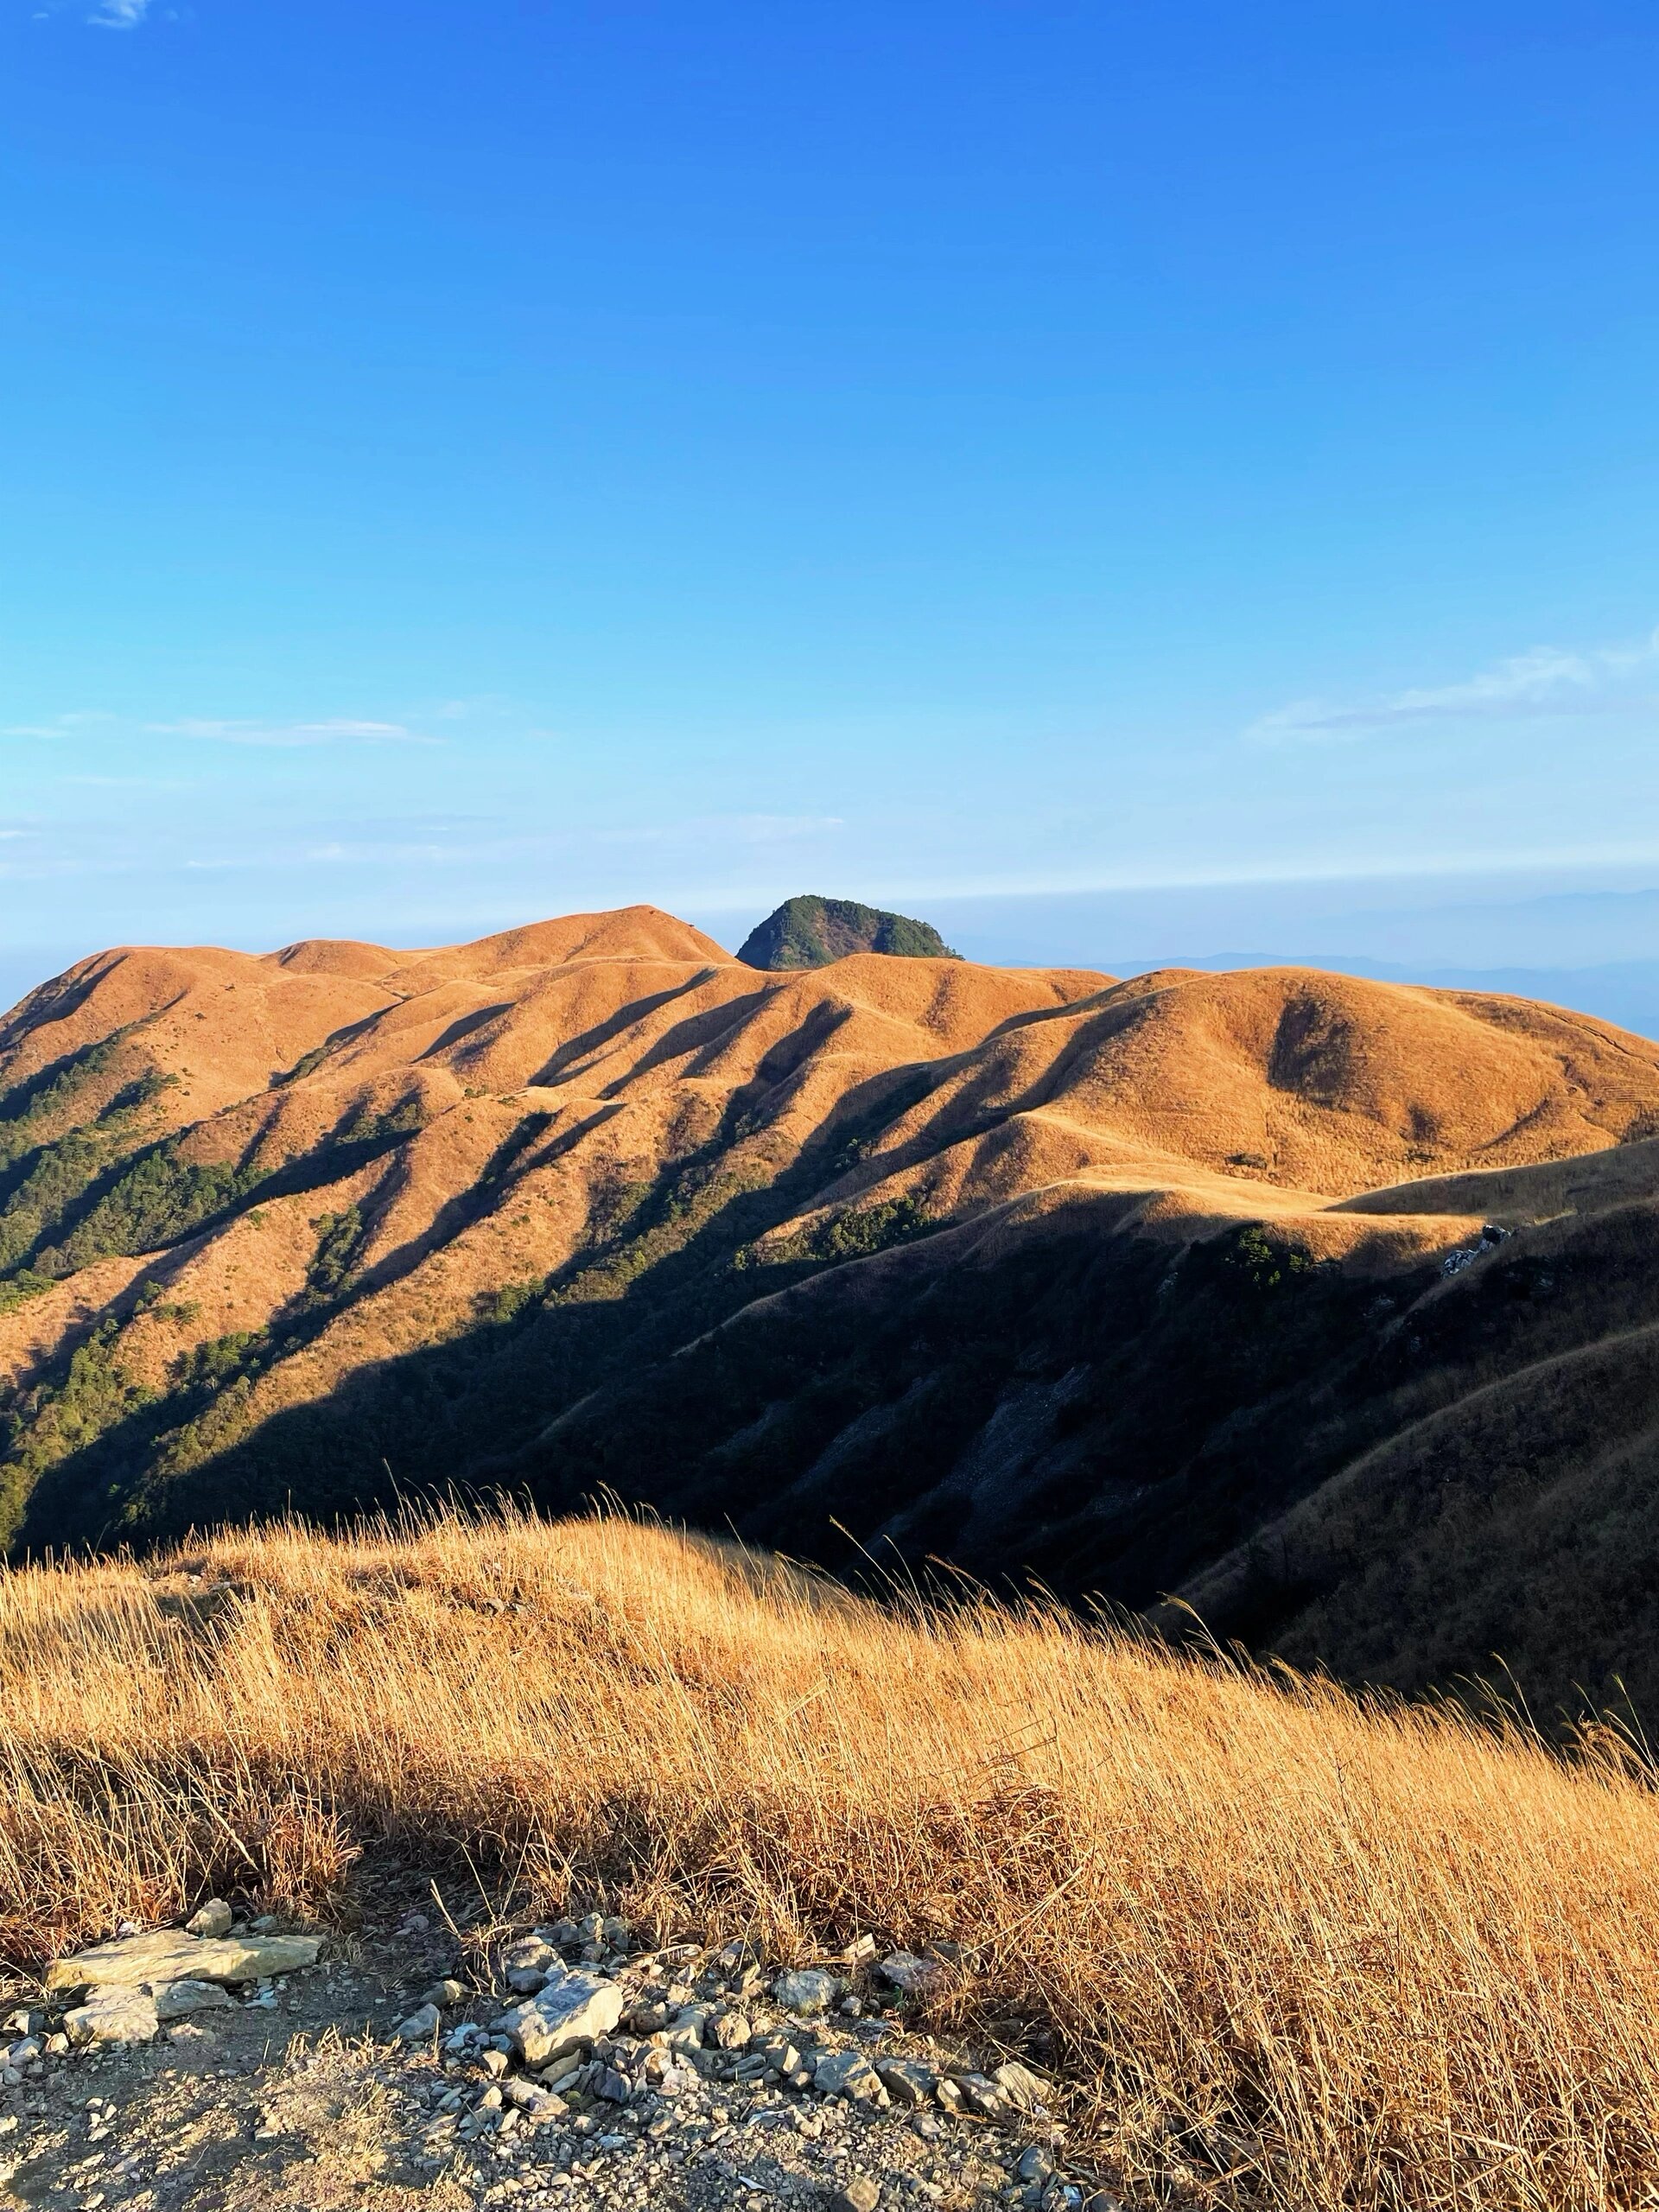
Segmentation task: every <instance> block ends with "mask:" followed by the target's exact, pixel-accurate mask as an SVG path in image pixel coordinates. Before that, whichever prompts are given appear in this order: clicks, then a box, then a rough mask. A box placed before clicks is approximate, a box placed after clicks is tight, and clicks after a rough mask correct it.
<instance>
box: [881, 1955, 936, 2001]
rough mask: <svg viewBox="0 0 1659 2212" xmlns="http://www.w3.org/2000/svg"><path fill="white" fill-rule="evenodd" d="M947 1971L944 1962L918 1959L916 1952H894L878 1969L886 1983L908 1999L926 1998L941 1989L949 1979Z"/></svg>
mask: <svg viewBox="0 0 1659 2212" xmlns="http://www.w3.org/2000/svg"><path fill="white" fill-rule="evenodd" d="M947 1971H948V1970H947V1968H946V1967H945V1965H944V1961H942V1960H940V1959H924V1958H918V1955H916V1953H915V1952H914V1951H894V1952H893V1954H892V1955H891V1956H890V1957H887V1958H885V1959H883V1960H882V1961H881V1964H880V1967H878V1968H877V1972H878V1973H879V1974H880V1976H881V1979H882V1980H884V1981H890V1982H891V1983H892V1984H893V1987H894V1988H895V1989H902V1990H903V1991H904V1992H905V1993H906V1996H908V1997H925V1996H926V1995H927V1994H928V1993H929V1992H930V1991H931V1990H935V1989H938V1988H939V1987H940V1986H942V1985H943V1983H944V1981H945V1980H946V1978H947Z"/></svg>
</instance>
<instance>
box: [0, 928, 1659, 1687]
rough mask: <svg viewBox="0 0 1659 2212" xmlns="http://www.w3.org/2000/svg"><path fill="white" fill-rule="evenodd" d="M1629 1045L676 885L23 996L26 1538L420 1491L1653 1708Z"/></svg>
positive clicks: (1335, 991)
mask: <svg viewBox="0 0 1659 2212" xmlns="http://www.w3.org/2000/svg"><path fill="white" fill-rule="evenodd" d="M1656 1251H1659V1046H1655V1045H1652V1044H1649V1043H1648V1042H1647V1041H1645V1040H1644V1039H1642V1038H1640V1037H1637V1036H1634V1035H1631V1034H1630V1033H1627V1032H1624V1031H1620V1030H1617V1029H1613V1028H1611V1027H1609V1026H1608V1025H1607V1024H1605V1023H1604V1022H1599V1021H1596V1020H1592V1019H1591V1018H1589V1017H1587V1016H1586V1015H1583V1014H1573V1013H1569V1012H1565V1011H1562V1010H1561V1009H1560V1008H1557V1007H1548V1006H1541V1005H1537V1004H1535V1003H1533V1002H1531V1001H1528V1000H1526V999H1521V998H1512V997H1504V996H1498V995H1491V994H1487V993H1480V992H1471V991H1449V990H1428V989H1421V988H1412V987H1408V986H1403V985H1400V984H1396V983H1389V982H1376V981H1374V980H1369V979H1364V978H1357V977H1353V976H1333V975H1328V974H1324V973H1321V972H1320V971H1319V970H1317V969H1308V968H1295V967H1293V968H1281V969H1257V970H1249V971H1245V972H1243V973H1232V974H1222V975H1211V974H1207V973H1200V972H1196V971H1193V970H1192V969H1166V970H1162V971H1160V972H1157V973H1154V974H1150V975H1145V976H1137V977H1135V978H1134V979H1133V980H1132V981H1129V982H1116V981H1115V980H1114V979H1113V978H1112V977H1110V976H1105V975H1101V974H1097V973H1094V972H1091V971H1088V970H1083V969H1001V968H990V967H982V966H978V965H976V964H975V963H970V962H966V961H960V960H955V959H944V958H941V957H938V956H937V955H935V956H932V957H906V956H904V955H902V954H901V955H893V954H880V953H874V952H870V951H868V950H863V951H855V952H851V953H849V954H847V955H845V956H844V957H841V958H839V959H837V960H835V961H834V962H832V963H830V964H829V965H828V966H824V967H821V968H815V969H808V970H804V971H803V970H785V971H781V972H779V971H770V972H763V971H760V970H759V969H755V968H754V967H753V966H751V965H747V964H745V963H743V962H741V961H739V960H735V959H733V958H731V957H729V956H728V954H726V953H725V952H723V951H722V950H721V948H720V947H719V946H718V945H717V944H715V942H714V940H713V939H712V938H707V937H705V936H703V935H702V933H701V932H700V931H696V930H694V929H691V928H690V927H688V926H687V925H685V924H683V923H682V922H679V921H677V920H676V919H675V918H673V917H672V916H671V915H669V914H665V913H663V912H660V911H658V910H657V909H655V908H652V907H645V906H640V907H632V908H629V909H626V910H625V911H623V912H616V913H609V914H588V915H576V916H573V917H569V918H565V919H563V920H557V921H546V922H541V923H537V924H534V925H531V926H528V927H525V928H523V929H518V930H513V931H507V932H505V934H503V935H501V936H499V937H494V938H486V939H484V940H483V941H482V942H480V943H479V944H466V945H455V946H450V947H447V948H442V949H439V950H427V951H423V952H407V951H395V950H390V949H388V948H386V947H384V946H380V945H374V944H345V943H337V942H332V941H313V942H308V943H306V944H298V945H292V946H289V947H288V948H287V949H286V950H283V951H281V952H277V953H271V954H268V955H265V956H264V957H255V956H252V955H250V954H246V953H238V952H228V951H223V950H213V949H212V948H196V949H194V950H157V949H144V948H133V947H127V948H123V949H119V950H114V951H111V952H105V953H101V954H99V955H96V956H94V957H92V958H89V959H86V960H83V961H79V962H78V963H75V965H74V966H73V967H72V968H71V969H68V970H67V972H66V973H65V974H64V975H62V976H59V977H57V978H55V979H54V981H52V982H48V983H46V984H43V985H41V987H40V988H38V989H37V990H35V991H33V992H31V993H30V994H29V996H28V997H27V998H25V999H24V1000H23V1001H22V1003H21V1004H20V1005H19V1006H17V1007H16V1008H14V1009H13V1010H12V1012H11V1013H10V1014H9V1015H8V1016H6V1017H5V1018H4V1019H3V1020H0V1542H3V1541H7V1540H10V1542H11V1544H12V1547H13V1549H14V1552H15V1553H16V1554H17V1555H22V1554H26V1553H29V1552H31V1551H38V1550H40V1549H41V1548H44V1547H46V1546H48V1545H54V1544H56V1545H61V1544H66V1543H93V1544H97V1543H110V1542H116V1541H133V1542H137V1543H143V1542H145V1541H150V1540H153V1539H155V1538H156V1537H159V1536H162V1535H171V1534H175V1533H177V1532H180V1531H181V1530H182V1529H185V1528H187V1527H188V1526H189V1525H191V1524H192V1523H194V1524H196V1525H201V1524H203V1523H206V1522H213V1521H217V1520H220V1519H225V1518H237V1517H246V1516H257V1515H263V1514H267V1513H273V1512H277V1513H279V1512H281V1511H283V1510H284V1509H285V1507H286V1506H287V1505H289V1503H291V1504H292V1505H293V1506H294V1508H296V1510H301V1511H306V1512H310V1513H314V1514H316V1515H319V1516H332V1515H334V1514H336V1513H342V1512H349V1511H352V1510H355V1509H357V1508H359V1507H362V1506H365V1505H379V1504H385V1503H390V1502H392V1501H394V1500H395V1499H396V1498H397V1497H399V1496H409V1495H411V1494H414V1495H419V1494H421V1493H422V1492H423V1491H443V1490H444V1489H446V1488H447V1487H448V1486H449V1485H451V1484H462V1485H480V1486H487V1485H489V1484H507V1485H510V1486H512V1487H513V1488H515V1489H518V1490H519V1491H526V1492H528V1494H529V1495H530V1496H531V1497H533V1498H534V1499H536V1500H537V1501H538V1502H539V1503H542V1504H543V1505H545V1506H548V1507H553V1508H560V1509H563V1508H566V1507H575V1506H579V1505H580V1504H581V1503H582V1500H583V1499H584V1498H587V1497H594V1496H597V1495H601V1494H603V1493H604V1492H606V1491H611V1492H614V1493H615V1494H617V1495H618V1496H620V1497H622V1498H623V1499H624V1500H626V1501H631V1502H637V1503H640V1504H642V1505H648V1506H652V1507H654V1508H656V1509H657V1510H661V1511H663V1512H665V1513H668V1514H671V1515H677V1516H682V1517H683V1518H687V1519H690V1520H692V1521H695V1522H700V1523H702V1525H704V1526H708V1527H711V1528H727V1527H730V1528H733V1529H735V1530H736V1532H737V1533H738V1535H740V1536H742V1537H745V1538H753V1539H754V1540H756V1541H761V1542H765V1543H769V1544H775V1545H779V1546H781V1547H783V1548H785V1549H787V1550H789V1551H791V1552H792V1553H794V1554H796V1555H797V1556H806V1557H809V1558H813V1559H817V1560H820V1561H822V1562H823V1563H825V1564H829V1565H832V1566H840V1567H847V1568H849V1570H852V1571H857V1570H858V1567H859V1565H860V1560H861V1558H862V1557H863V1556H864V1555H865V1553H864V1552H861V1551H860V1550H859V1548H858V1547H863V1548H865V1552H868V1553H873V1554H874V1556H875V1557H876V1558H878V1559H886V1558H888V1557H892V1558H893V1560H894V1561H895V1563H898V1562H905V1563H908V1564H909V1565H910V1566H911V1567H913V1568H914V1569H915V1570H916V1571H918V1573H926V1572H928V1571H929V1570H928V1568H927V1564H926V1563H927V1561H928V1560H930V1559H931V1558H932V1559H938V1558H944V1559H947V1560H950V1561H952V1562H954V1563H956V1564H957V1565H958V1566H960V1567H964V1568H966V1569H968V1570H969V1571H971V1572H973V1573H977V1574H980V1575H982V1576H988V1577H991V1578H994V1579H997V1580H1001V1578H1002V1577H1004V1576H1007V1575H1013V1576H1015V1577H1020V1576H1022V1575H1023V1574H1025V1573H1027V1571H1029V1572H1032V1573H1036V1574H1038V1575H1039V1576H1040V1577H1041V1578H1042V1579H1043V1580H1044V1581H1045V1582H1046V1584H1047V1585H1048V1586H1050V1587H1051V1588H1052V1589H1054V1590H1056V1591H1058V1592H1060V1593H1062V1594H1067V1595H1077V1596H1081V1595H1084V1594H1085V1593H1087V1592H1091V1591H1097V1592H1103V1593H1104V1594H1105V1595H1107V1596H1108V1597H1109V1598H1111V1599H1115V1600H1117V1601H1119V1602H1121V1603H1123V1604H1126V1605H1132V1606H1135V1607H1137V1608H1140V1609H1141V1610H1143V1611H1148V1612H1151V1613H1153V1614H1154V1617H1156V1618H1160V1619H1166V1620H1167V1622H1168V1624H1169V1625H1170V1626H1172V1627H1173V1628H1176V1629H1179V1625H1180V1619H1181V1618H1182V1617H1181V1616H1180V1615H1179V1613H1178V1612H1172V1613H1171V1614H1169V1615H1167V1616H1164V1615H1161V1614H1159V1613H1158V1607H1159V1605H1160V1599H1162V1598H1163V1597H1164V1595H1165V1593H1173V1594H1174V1595H1176V1596H1177V1597H1179V1598H1181V1599H1185V1600H1188V1601H1190V1602H1191V1603H1192V1604H1193V1605H1196V1606H1197V1607H1198V1611H1199V1612H1200V1613H1201V1614H1202V1615H1203V1617H1204V1618H1205V1621H1206V1622H1207V1624H1209V1625H1210V1627H1211V1629H1213V1630H1215V1631H1216V1632H1217V1634H1219V1635H1222V1636H1224V1637H1227V1636H1236V1637H1242V1638H1243V1639H1245V1640H1247V1641H1248V1642H1249V1643H1252V1644H1254V1645H1255V1646H1256V1647H1257V1648H1259V1649H1280V1650H1283V1651H1284V1652H1286V1653H1287V1656H1293V1657H1295V1658H1298V1659H1300V1660H1303V1661H1322V1662H1325V1663H1326V1664H1328V1665H1329V1666H1331V1667H1332V1669H1334V1670H1335V1671H1337V1672H1338V1673H1344V1674H1347V1675H1351V1676H1360V1677H1365V1678H1369V1679H1371V1680H1376V1681H1385V1682H1391V1683H1395V1684H1398V1685H1400V1686H1402V1687H1405V1688H1421V1687H1423V1686H1424V1685H1426V1684H1427V1683H1428V1682H1430V1681H1448V1680H1450V1679H1452V1677H1453V1676H1455V1675H1457V1674H1459V1672H1465V1671H1469V1670H1476V1671H1478V1670H1480V1669H1483V1668H1484V1667H1486V1666H1487V1665H1488V1664H1489V1655H1490V1654H1491V1653H1492V1652H1494V1651H1499V1652H1502V1653H1503V1655H1504V1656H1505V1657H1506V1658H1507V1659H1508V1660H1509V1661H1510V1662H1512V1664H1513V1665H1514V1666H1515V1668H1516V1672H1517V1674H1518V1675H1519V1676H1520V1677H1521V1679H1522V1682H1523V1683H1524V1684H1525V1686H1526V1688H1527V1689H1528V1691H1529V1693H1536V1694H1537V1696H1538V1698H1539V1699H1541V1700H1542V1709H1543V1710H1544V1711H1546V1712H1547V1711H1548V1709H1549V1706H1550V1703H1551V1701H1552V1700H1554V1699H1555V1698H1557V1697H1559V1698H1560V1699H1563V1700H1570V1699H1571V1698H1573V1696H1574V1695H1575V1691H1574V1688H1573V1685H1574V1684H1583V1685H1585V1686H1586V1688H1587V1689H1588V1691H1589V1693H1590V1694H1592V1696H1595V1695H1603V1694H1607V1692H1608V1690H1609V1688H1610V1685H1611V1680H1612V1678H1613V1677H1614V1676H1616V1675H1617V1676H1620V1677H1622V1678H1623V1680H1624V1681H1625V1682H1627V1683H1628V1685H1629V1687H1630V1690H1631V1692H1632V1694H1634V1695H1635V1696H1636V1698H1637V1701H1638V1704H1646V1705H1649V1706H1652V1705H1654V1704H1656V1702H1659V1509H1656V1508H1655V1506H1654V1504H1653V1502H1652V1501H1653V1499H1654V1497H1655V1496H1656V1495H1659V1379H1656V1378H1659V1262H1656V1258H1655V1254H1656Z"/></svg>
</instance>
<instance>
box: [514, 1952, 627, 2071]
mask: <svg viewBox="0 0 1659 2212" xmlns="http://www.w3.org/2000/svg"><path fill="white" fill-rule="evenodd" d="M625 2005H626V1998H625V1997H624V1995H623V1993H622V1991H621V1989H620V1987H619V1986H618V1985H617V1984H616V1983H615V1982H613V1981H604V1980H601V1979H600V1977H599V1976H598V1975H597V1974H581V1973H574V1972H562V1973H560V1974H556V1975H554V1976H553V1977H552V1978H551V1979H550V1980H548V1982H547V1983H546V1984H545V1985H544V1986H543V1987H542V1988H540V1989H538V1990H537V1993H536V1994H535V1995H534V1996H533V1997H530V1998H527V1999H525V2000H524V2003H523V2004H522V2005H514V2006H513V2008H512V2011H511V2012H505V2013H504V2014H503V2015H502V2017H501V2018H500V2019H499V2020H496V2021H493V2022H492V2024H491V2028H492V2032H493V2033H494V2034H498V2035H505V2036H507V2037H510V2038H511V2039H512V2044H513V2045H514V2047H515V2049H516V2050H518V2055H519V2056H520V2057H521V2058H522V2059H523V2060H524V2063H525V2065H526V2066H545V2065H546V2064H547V2063H548V2061H549V2060H550V2059H551V2058H558V2057H560V2056H563V2053H564V2052H565V2051H567V2050H575V2049H576V2048H577V2046H578V2045H580V2044H590V2043H593V2042H594V2041H596V2040H597V2038H598V2037H601V2036H603V2035H608V2034H609V2033H610V2031H611V2030H612V2029H613V2027H615V2026H616V2025H617V2024H618V2023H619V2021H620V2019H621V2018H622V2013H623V2010H624V2007H625Z"/></svg>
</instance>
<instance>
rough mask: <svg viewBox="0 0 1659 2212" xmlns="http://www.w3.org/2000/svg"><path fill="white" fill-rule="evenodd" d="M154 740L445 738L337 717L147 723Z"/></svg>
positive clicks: (433, 741)
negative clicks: (286, 720)
mask: <svg viewBox="0 0 1659 2212" xmlns="http://www.w3.org/2000/svg"><path fill="white" fill-rule="evenodd" d="M144 728H145V730H146V732H147V733H148V734H149V735H151V736H153V737H188V738H199V739H202V740H205V741H207V742H209V743H212V744H218V745H275V746H301V745H440V744H442V739H441V738H436V737H427V736H424V735H423V734H422V733H421V732H420V731H418V730H412V729H409V728H405V726H404V724H403V723H402V722H375V721H359V720H358V719H356V718H355V717H354V716H352V715H333V716H330V717H329V718H328V719H327V720H326V721H315V722H256V721H221V720H209V719H200V718H195V717H191V718H187V719H186V720H185V721H176V722H146V723H145V724H144Z"/></svg>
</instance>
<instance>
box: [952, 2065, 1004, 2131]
mask: <svg viewBox="0 0 1659 2212" xmlns="http://www.w3.org/2000/svg"><path fill="white" fill-rule="evenodd" d="M956 2083H957V2088H958V2089H960V2090H961V2092H962V2094H963V2097H964V2098H965V2099H966V2100H967V2103H968V2107H969V2110H970V2111H972V2112H976V2113H978V2114H979V2116H980V2118H981V2119H982V2120H1000V2119H1001V2117H1002V2115H1003V2113H1005V2112H1007V2101H1006V2100H1005V2098H1004V2097H1003V2094H1002V2092H1001V2090H1000V2089H999V2088H997V2086H996V2083H995V2082H993V2081H992V2080H991V2079H990V2077H989V2075H985V2074H958V2075H957V2076H956Z"/></svg>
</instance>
